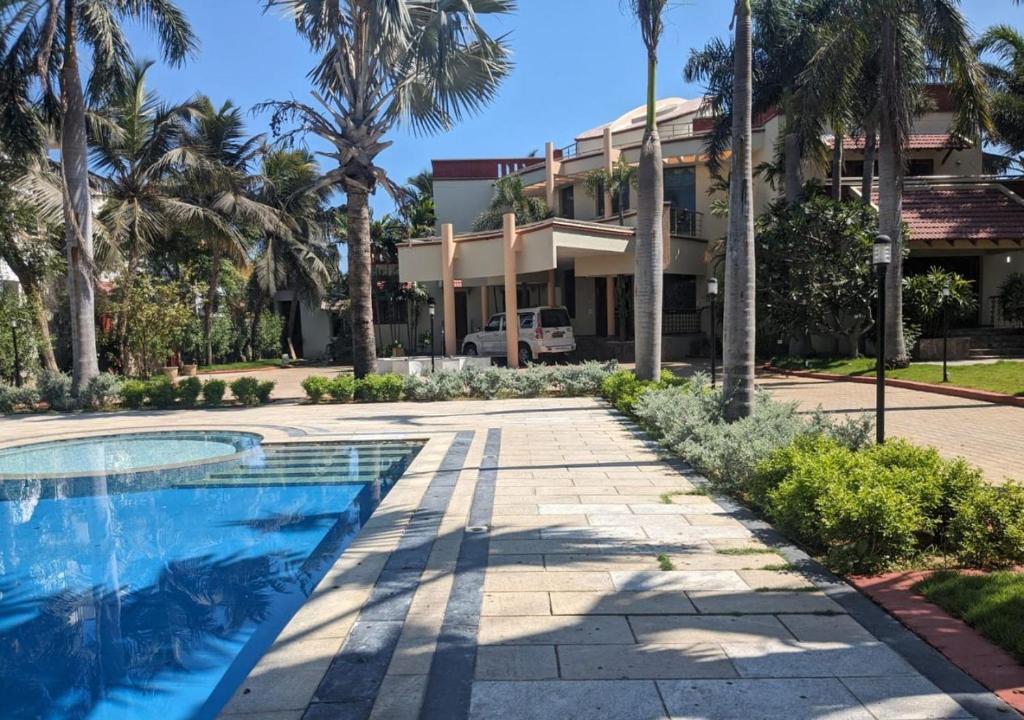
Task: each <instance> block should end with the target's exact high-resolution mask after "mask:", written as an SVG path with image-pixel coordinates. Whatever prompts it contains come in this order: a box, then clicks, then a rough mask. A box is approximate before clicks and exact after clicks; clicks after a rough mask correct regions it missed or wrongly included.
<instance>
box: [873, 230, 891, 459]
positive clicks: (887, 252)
mask: <svg viewBox="0 0 1024 720" xmlns="http://www.w3.org/2000/svg"><path fill="white" fill-rule="evenodd" d="M871 250H872V252H871V262H872V264H874V266H875V271H876V272H877V274H878V311H877V313H876V315H875V329H876V332H877V338H876V340H875V345H876V346H877V348H876V350H877V351H878V352H877V355H878V359H877V361H876V365H875V439H876V440H877V442H878V444H879V445H881V444H882V443H884V442H885V279H886V275H887V274H888V272H889V263H891V262H892V239H891V238H890V237H889V236H888V235H877V236H875V243H874V245H873V247H872V249H871Z"/></svg>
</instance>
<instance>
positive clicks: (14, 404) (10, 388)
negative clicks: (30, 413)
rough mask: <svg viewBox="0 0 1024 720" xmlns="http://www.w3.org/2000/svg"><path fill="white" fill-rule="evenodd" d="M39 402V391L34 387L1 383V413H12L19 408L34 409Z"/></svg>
mask: <svg viewBox="0 0 1024 720" xmlns="http://www.w3.org/2000/svg"><path fill="white" fill-rule="evenodd" d="M37 402H39V391H38V390H36V389H35V388H33V387H16V386H14V385H0V413H11V412H14V411H15V410H17V409H18V408H28V409H32V408H34V407H35V405H36V403H37Z"/></svg>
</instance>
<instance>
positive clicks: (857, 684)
mask: <svg viewBox="0 0 1024 720" xmlns="http://www.w3.org/2000/svg"><path fill="white" fill-rule="evenodd" d="M841 681H842V683H843V685H845V686H846V687H847V688H848V689H849V690H850V692H852V693H853V694H854V695H855V696H856V697H857V699H858V700H860V701H861V702H862V703H864V705H865V707H867V709H868V711H869V712H870V713H871V714H872V715H874V716H875V718H877V720H887V719H888V718H898V719H899V720H947V719H952V718H969V717H971V714H970V713H968V712H967V711H966V710H964V709H963V708H962V707H960V705H959V704H958V703H957V702H956V701H955V700H953V699H952V698H951V697H949V696H948V695H946V694H945V693H943V692H942V691H941V690H939V689H938V688H937V687H935V685H933V684H932V683H930V682H928V681H927V680H925V679H924V678H923V677H921V676H919V675H914V676H909V677H907V676H899V677H883V678H864V677H858V678H842V679H841Z"/></svg>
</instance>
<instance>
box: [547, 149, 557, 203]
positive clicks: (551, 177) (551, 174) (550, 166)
mask: <svg viewBox="0 0 1024 720" xmlns="http://www.w3.org/2000/svg"><path fill="white" fill-rule="evenodd" d="M544 200H545V201H546V202H547V204H548V207H549V208H551V209H552V210H554V209H555V144H554V143H551V142H549V143H544Z"/></svg>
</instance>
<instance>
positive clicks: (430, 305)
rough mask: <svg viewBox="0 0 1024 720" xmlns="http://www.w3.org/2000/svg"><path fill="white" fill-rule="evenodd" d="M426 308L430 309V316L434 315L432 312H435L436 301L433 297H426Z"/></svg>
mask: <svg viewBox="0 0 1024 720" xmlns="http://www.w3.org/2000/svg"><path fill="white" fill-rule="evenodd" d="M427 310H429V311H430V317H434V313H435V312H437V303H435V302H434V298H428V299H427Z"/></svg>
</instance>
